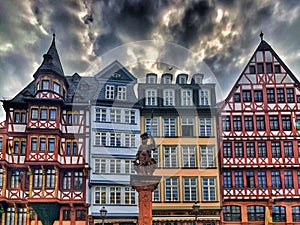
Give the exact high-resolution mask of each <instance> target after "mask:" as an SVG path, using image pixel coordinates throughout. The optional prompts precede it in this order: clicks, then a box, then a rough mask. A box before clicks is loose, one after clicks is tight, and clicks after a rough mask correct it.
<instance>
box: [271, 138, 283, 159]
mask: <svg viewBox="0 0 300 225" xmlns="http://www.w3.org/2000/svg"><path fill="white" fill-rule="evenodd" d="M271 149H272V157H273V158H280V157H281V146H280V142H272V143H271Z"/></svg>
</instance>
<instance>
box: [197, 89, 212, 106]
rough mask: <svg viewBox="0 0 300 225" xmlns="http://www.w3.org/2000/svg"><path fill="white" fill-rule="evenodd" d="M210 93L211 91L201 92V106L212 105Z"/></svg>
mask: <svg viewBox="0 0 300 225" xmlns="http://www.w3.org/2000/svg"><path fill="white" fill-rule="evenodd" d="M209 97H210V92H209V90H200V91H199V100H200V102H199V105H203V106H208V105H209V104H210V98H209Z"/></svg>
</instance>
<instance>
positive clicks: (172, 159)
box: [163, 145, 178, 168]
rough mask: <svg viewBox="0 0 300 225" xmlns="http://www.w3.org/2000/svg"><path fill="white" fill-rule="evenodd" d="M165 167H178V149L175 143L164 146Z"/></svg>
mask: <svg viewBox="0 0 300 225" xmlns="http://www.w3.org/2000/svg"><path fill="white" fill-rule="evenodd" d="M163 156H164V167H165V168H177V167H178V150H177V146H175V145H165V146H163Z"/></svg>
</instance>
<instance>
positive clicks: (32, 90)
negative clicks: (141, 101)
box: [0, 35, 88, 225]
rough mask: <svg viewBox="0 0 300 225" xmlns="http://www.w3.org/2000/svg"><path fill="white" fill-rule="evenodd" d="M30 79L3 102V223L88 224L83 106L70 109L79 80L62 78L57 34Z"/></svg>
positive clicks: (0, 196) (0, 145)
mask: <svg viewBox="0 0 300 225" xmlns="http://www.w3.org/2000/svg"><path fill="white" fill-rule="evenodd" d="M33 78H34V80H33V81H32V82H30V83H29V84H28V85H27V86H26V87H25V88H24V89H23V90H22V91H20V92H19V93H18V94H17V95H16V96H15V97H14V98H12V99H10V100H4V101H3V107H4V109H5V112H6V119H5V121H4V122H2V123H1V127H0V202H1V203H0V208H1V209H0V213H1V215H0V221H1V224H5V225H25V224H26V225H28V224H31V225H37V224H40V222H39V220H41V221H43V223H44V224H46V222H45V221H57V222H56V223H55V224H64V223H66V224H72V225H83V224H86V214H87V205H86V203H85V199H86V195H85V189H86V176H87V170H86V166H85V163H86V162H85V158H84V156H85V151H86V150H85V149H86V134H85V132H86V125H87V122H88V117H87V116H88V115H87V104H80V106H78V107H75V108H76V110H74V104H75V103H73V97H74V92H75V90H76V86H77V84H78V82H79V76H78V75H77V74H75V75H73V76H65V74H64V71H63V68H62V65H61V62H60V59H59V55H58V52H57V49H56V45H55V35H53V41H52V44H51V46H50V48H49V50H48V52H47V53H46V54H45V55H44V60H43V62H42V64H41V65H40V67H39V68H38V69H37V71H36V72H35V73H34V75H33ZM58 221H59V222H58Z"/></svg>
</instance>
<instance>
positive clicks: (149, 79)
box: [147, 75, 157, 84]
mask: <svg viewBox="0 0 300 225" xmlns="http://www.w3.org/2000/svg"><path fill="white" fill-rule="evenodd" d="M156 83H157V76H155V75H148V76H147V84H156Z"/></svg>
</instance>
